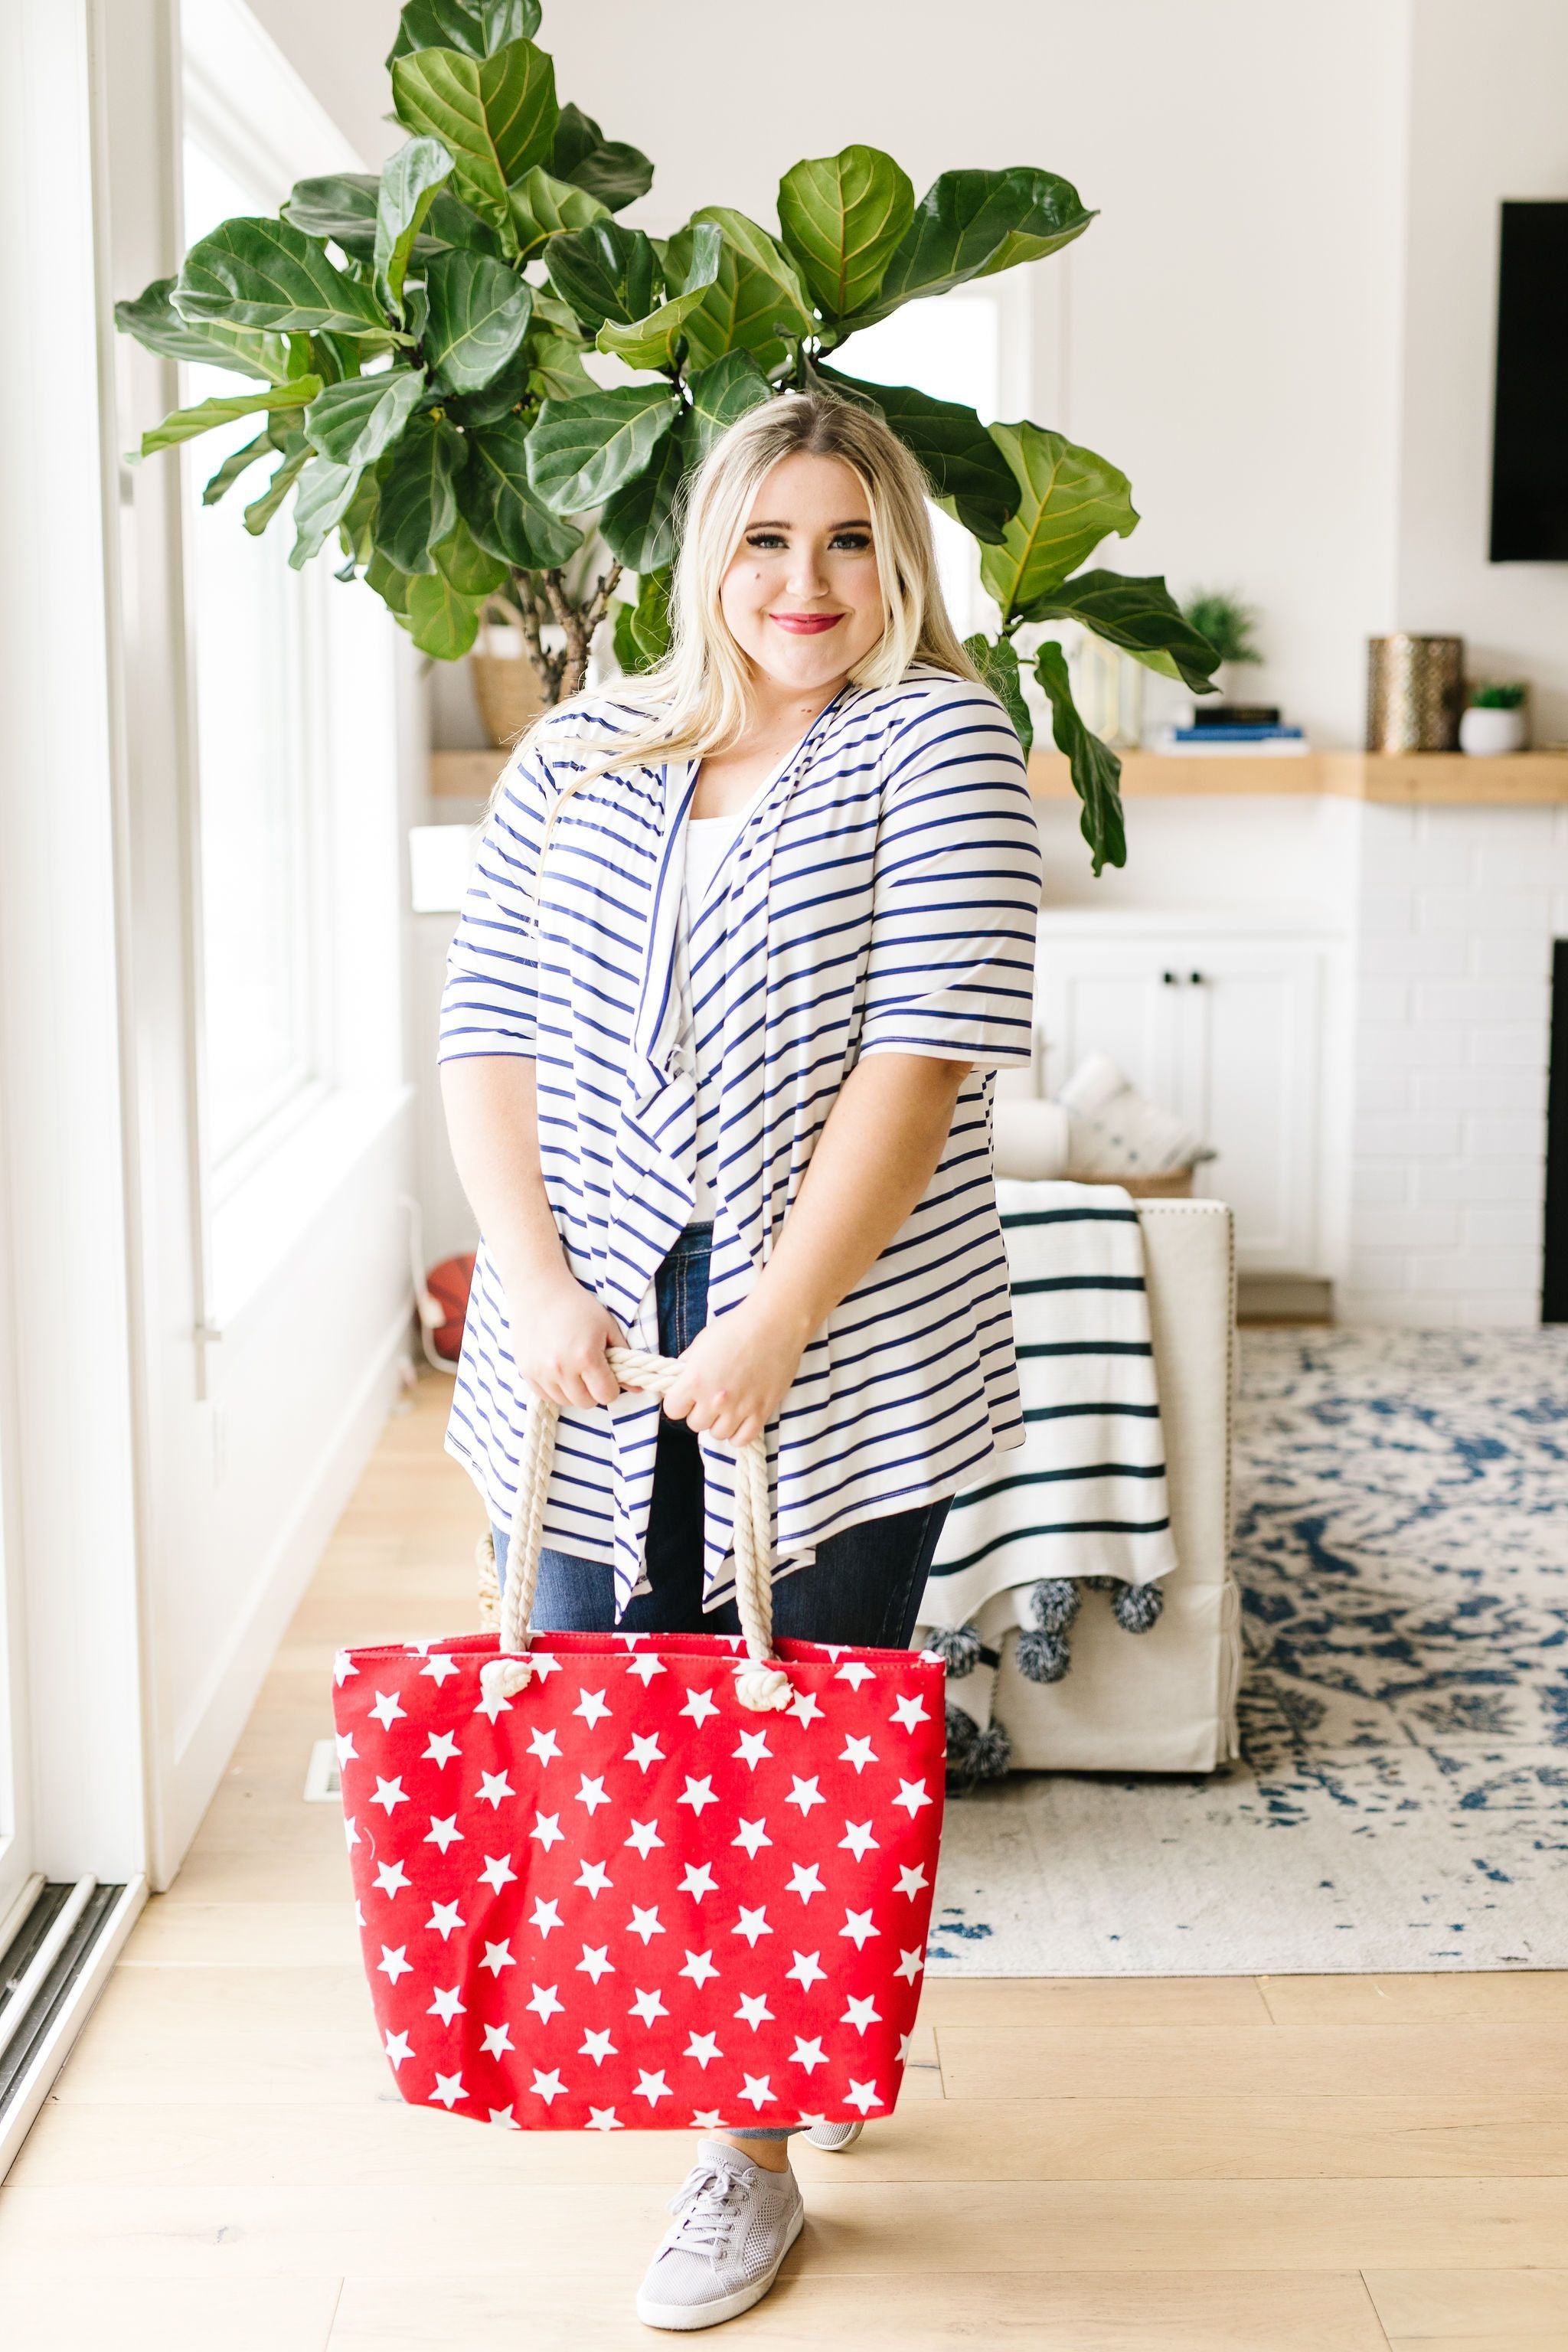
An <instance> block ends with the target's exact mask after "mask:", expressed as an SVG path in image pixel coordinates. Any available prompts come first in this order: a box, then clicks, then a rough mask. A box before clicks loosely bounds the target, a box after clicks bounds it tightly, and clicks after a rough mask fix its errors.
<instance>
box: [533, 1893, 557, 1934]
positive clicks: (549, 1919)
mask: <svg viewBox="0 0 1568 2352" xmlns="http://www.w3.org/2000/svg"><path fill="white" fill-rule="evenodd" d="M528 1924H529V1926H530V1927H537V1928H538V1930H539V1933H540V1934H541V1935H542V1936H548V1935H549V1934H550V1931H551V1929H552V1927H560V1925H561V1906H560V1904H559V1903H547V1902H546V1901H545V1899H544V1897H543V1895H535V1896H534V1898H533V1916H532V1918H531V1920H530V1921H529V1923H528Z"/></svg>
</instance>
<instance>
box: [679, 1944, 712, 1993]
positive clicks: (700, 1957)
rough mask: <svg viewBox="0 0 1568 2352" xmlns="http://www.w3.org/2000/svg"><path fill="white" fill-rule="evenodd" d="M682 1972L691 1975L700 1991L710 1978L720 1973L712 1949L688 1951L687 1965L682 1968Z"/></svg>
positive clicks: (684, 1975) (685, 1975)
mask: <svg viewBox="0 0 1568 2352" xmlns="http://www.w3.org/2000/svg"><path fill="white" fill-rule="evenodd" d="M680 1973H681V1975H682V1976H683V1977H689V1978H690V1979H691V1981H692V1983H693V1984H694V1985H695V1986H696V1987H697V1989H698V1990H699V1992H700V1991H701V1990H702V1988H703V1986H704V1985H705V1984H706V1983H707V1981H708V1979H709V1978H710V1977H716V1976H717V1975H718V1973H719V1971H718V1969H716V1968H715V1967H714V1965H713V1954H712V1951H711V1949H710V1950H708V1951H706V1952H688V1953H687V1955H686V1966H685V1967H684V1968H683V1969H681V1971H680Z"/></svg>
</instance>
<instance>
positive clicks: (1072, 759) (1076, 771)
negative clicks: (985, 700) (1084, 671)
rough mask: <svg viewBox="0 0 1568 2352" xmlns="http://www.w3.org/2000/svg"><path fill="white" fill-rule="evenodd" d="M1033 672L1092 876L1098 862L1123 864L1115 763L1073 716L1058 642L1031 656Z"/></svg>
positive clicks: (1112, 755) (1123, 830) (1122, 827)
mask: <svg viewBox="0 0 1568 2352" xmlns="http://www.w3.org/2000/svg"><path fill="white" fill-rule="evenodd" d="M1035 675H1036V677H1037V678H1038V679H1039V681H1040V684H1041V686H1042V687H1043V688H1045V691H1046V694H1047V697H1048V698H1049V701H1050V706H1051V734H1052V736H1053V738H1054V739H1055V741H1056V747H1057V750H1058V751H1064V752H1065V753H1066V754H1067V759H1068V767H1069V768H1070V770H1071V772H1072V781H1073V789H1074V791H1075V792H1076V793H1078V796H1079V800H1080V801H1081V802H1082V803H1083V814H1082V815H1081V817H1080V818H1079V831H1080V832H1081V834H1082V835H1083V837H1084V839H1085V841H1087V842H1088V844H1089V851H1090V854H1091V856H1092V858H1093V864H1094V871H1095V873H1096V874H1098V873H1099V872H1100V868H1101V866H1125V865H1126V863H1127V832H1126V827H1125V825H1124V824H1123V822H1122V815H1121V761H1120V760H1119V759H1118V758H1117V756H1116V754H1115V752H1114V751H1110V750H1108V749H1107V747H1106V746H1105V744H1103V743H1102V742H1101V741H1100V738H1099V736H1098V735H1091V734H1090V733H1089V730H1088V728H1087V727H1086V726H1085V725H1084V723H1083V720H1082V719H1080V718H1079V715H1078V707H1077V705H1076V704H1075V702H1074V701H1073V698H1072V688H1071V687H1070V685H1069V684H1068V666H1067V662H1066V659H1065V658H1064V656H1063V654H1062V649H1061V647H1060V646H1058V645H1043V646H1041V647H1040V648H1039V650H1038V652H1037V654H1036V656H1035Z"/></svg>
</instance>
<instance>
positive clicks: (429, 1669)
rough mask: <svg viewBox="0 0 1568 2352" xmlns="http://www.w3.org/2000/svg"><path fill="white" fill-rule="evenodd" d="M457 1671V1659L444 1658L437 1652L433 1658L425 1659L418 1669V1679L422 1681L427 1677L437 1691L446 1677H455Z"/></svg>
mask: <svg viewBox="0 0 1568 2352" xmlns="http://www.w3.org/2000/svg"><path fill="white" fill-rule="evenodd" d="M457 1671H458V1661H457V1659H456V1658H447V1657H444V1656H443V1655H442V1654H441V1653H440V1652H439V1651H437V1653H436V1654H435V1656H434V1657H430V1658H426V1661H425V1664H423V1665H422V1666H421V1667H420V1669H419V1678H420V1680H421V1681H423V1680H424V1679H425V1677H426V1675H428V1676H429V1677H430V1680H431V1681H432V1682H433V1683H434V1684H435V1685H436V1686H437V1689H439V1688H440V1686H441V1685H442V1684H443V1683H444V1682H445V1681H446V1679H447V1675H455V1674H456V1673H457Z"/></svg>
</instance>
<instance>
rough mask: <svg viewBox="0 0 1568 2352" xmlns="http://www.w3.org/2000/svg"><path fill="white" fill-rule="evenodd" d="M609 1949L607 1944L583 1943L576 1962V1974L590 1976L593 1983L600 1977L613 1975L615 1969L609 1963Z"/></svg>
mask: <svg viewBox="0 0 1568 2352" xmlns="http://www.w3.org/2000/svg"><path fill="white" fill-rule="evenodd" d="M609 1949H610V1948H609V1946H608V1944H599V1945H593V1944H584V1947H583V1957H582V1958H581V1959H580V1960H579V1961H578V1963H577V1973H578V1975H579V1976H590V1977H592V1978H593V1979H594V1982H595V1984H597V1983H598V1981H599V1979H600V1978H601V1977H613V1976H614V1975H615V1973H616V1971H615V1969H614V1968H613V1967H612V1966H611V1963H610V1959H609Z"/></svg>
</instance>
